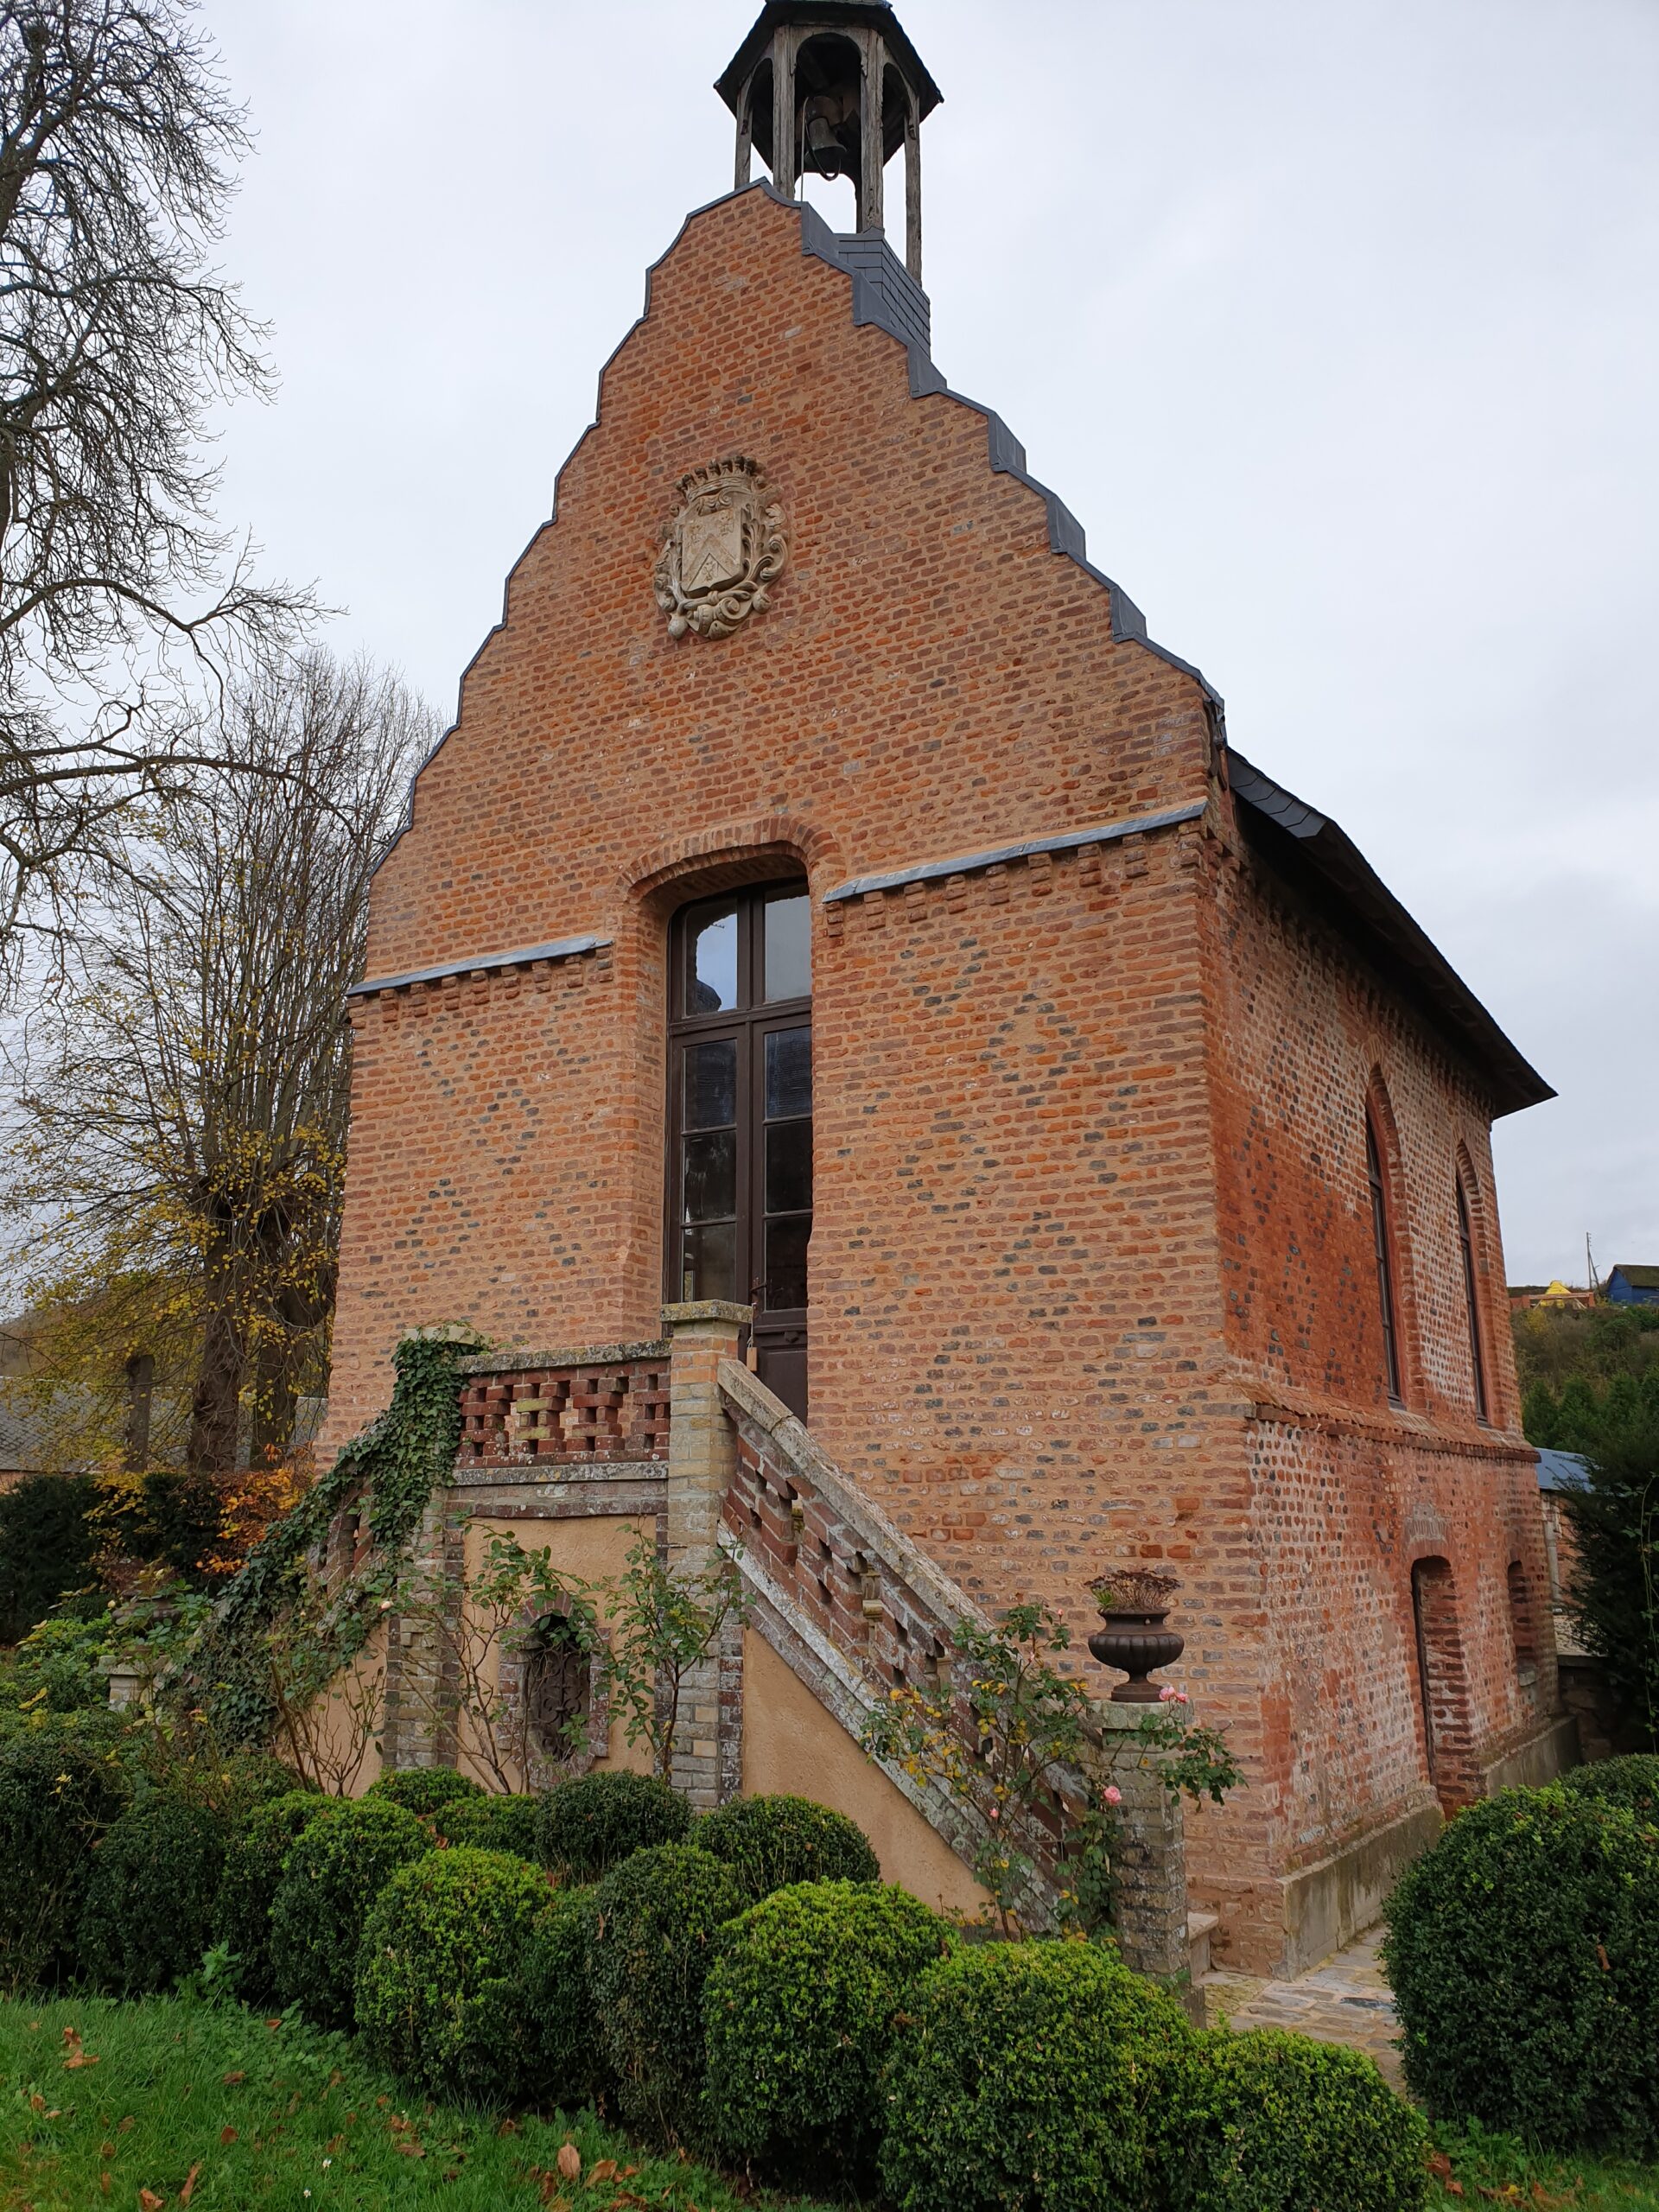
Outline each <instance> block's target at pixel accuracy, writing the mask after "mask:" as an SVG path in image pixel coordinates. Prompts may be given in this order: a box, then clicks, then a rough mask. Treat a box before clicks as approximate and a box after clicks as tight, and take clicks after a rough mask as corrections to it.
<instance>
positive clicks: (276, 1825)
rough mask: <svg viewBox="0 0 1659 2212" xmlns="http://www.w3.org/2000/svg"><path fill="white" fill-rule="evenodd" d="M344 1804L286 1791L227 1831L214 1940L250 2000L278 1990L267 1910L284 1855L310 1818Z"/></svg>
mask: <svg viewBox="0 0 1659 2212" xmlns="http://www.w3.org/2000/svg"><path fill="white" fill-rule="evenodd" d="M342 1802H343V1801H342V1800H341V1799H340V1798H338V1797H322V1796H319V1795H318V1794H317V1792H316V1791H315V1790H314V1789H290V1790H289V1792H288V1793H287V1795H286V1796H282V1797H276V1798H272V1799H271V1800H270V1802H268V1803H266V1804H264V1805H260V1806H258V1807H257V1808H256V1809H255V1810H254V1811H253V1812H252V1813H251V1814H249V1815H248V1816H247V1818H246V1819H245V1820H244V1821H241V1822H240V1823H239V1824H238V1826H237V1827H234V1828H232V1832H231V1838H230V1841H229V1843H228V1844H227V1846H226V1852H225V1874H224V1878H223V1880H222V1881H221V1882H220V1884H219V1901H218V1904H216V1905H215V1907H214V1910H213V1938H214V1941H215V1942H219V1943H223V1944H224V1945H225V1946H226V1948H227V1949H228V1950H229V1951H230V1953H231V1955H232V1957H233V1958H234V1959H235V1961H236V1962H237V1975H236V1986H237V1991H238V1994H239V1995H240V1996H242V1997H243V1998H245V1999H247V2000H248V2001H249V2002H253V2001H255V2000H256V1999H257V2000H262V2001H263V2000H264V1999H266V1998H269V1997H273V1996H275V1994H276V1992H277V1982H276V1970H275V1968H274V1967H272V1965H271V1961H270V1911H271V1906H272V1904H274V1903H275V1901H276V1897H277V1884H278V1883H279V1882H280V1881H281V1879H282V1877H283V1866H284V1865H285V1864H286V1863H287V1859H288V1854H289V1852H290V1851H291V1850H292V1849H293V1847H294V1846H295V1844H296V1842H297V1841H298V1840H299V1838H300V1837H301V1836H302V1835H303V1834H305V1831H306V1830H307V1828H308V1827H310V1825H311V1823H312V1821H315V1820H320V1819H321V1818H322V1817H323V1815H326V1814H328V1813H333V1812H337V1811H338V1810H339V1809H340V1805H341V1803H342Z"/></svg>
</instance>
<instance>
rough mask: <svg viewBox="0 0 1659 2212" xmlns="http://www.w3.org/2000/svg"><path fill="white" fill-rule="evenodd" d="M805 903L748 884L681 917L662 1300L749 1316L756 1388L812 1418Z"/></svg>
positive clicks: (801, 892)
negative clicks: (740, 1310)
mask: <svg viewBox="0 0 1659 2212" xmlns="http://www.w3.org/2000/svg"><path fill="white" fill-rule="evenodd" d="M810 924H811V903H810V899H809V898H808V895H807V890H806V887H805V885H804V884H800V883H791V884H757V885H756V886H754V887H753V888H752V889H747V890H743V891H736V892H733V893H729V894H728V896H727V897H725V898H722V899H703V900H702V901H700V902H699V903H698V904H697V905H696V906H688V907H686V908H685V909H684V910H683V912H681V913H679V914H677V916H676V917H675V920H674V927H673V931H672V933H671V977H672V982H671V1004H670V1009H669V1012H670V1049H669V1098H668V1143H669V1153H668V1237H667V1249H668V1270H667V1274H668V1294H669V1296H670V1298H671V1299H672V1300H695V1299H704V1298H728V1299H732V1300H735V1301H736V1302H737V1303H738V1304H740V1305H753V1307H754V1326H753V1338H752V1341H753V1349H754V1351H755V1354H756V1365H757V1369H758V1371H759V1373H760V1379H761V1381H762V1382H763V1383H766V1386H767V1388H768V1389H772V1390H774V1391H775V1392H776V1393H777V1395H779V1397H780V1398H781V1399H782V1400H783V1401H784V1402H785V1405H787V1406H788V1407H790V1408H791V1410H792V1411H793V1412H795V1413H797V1414H799V1415H800V1417H801V1419H802V1420H803V1421H804V1420H805V1418H806V1409H807V1397H806V1373H807V1357H806V1355H807V1344H806V1311H807V1253H808V1248H809V1246H810V1242H811V1236H812V969H811V950H810V938H811V928H810Z"/></svg>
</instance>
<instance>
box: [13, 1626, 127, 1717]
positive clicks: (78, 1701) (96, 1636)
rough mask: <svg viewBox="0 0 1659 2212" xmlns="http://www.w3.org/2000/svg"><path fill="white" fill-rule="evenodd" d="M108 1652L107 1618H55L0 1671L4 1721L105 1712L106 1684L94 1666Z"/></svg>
mask: <svg viewBox="0 0 1659 2212" xmlns="http://www.w3.org/2000/svg"><path fill="white" fill-rule="evenodd" d="M109 1648H110V1627H109V1620H108V1618H107V1616H105V1615H102V1614H100V1616H99V1618H98V1619H97V1620H92V1621H83V1620H69V1619H65V1618H63V1617H62V1616H61V1615H60V1614H53V1615H52V1616H51V1617H50V1618H48V1619H46V1620H43V1621H39V1622H37V1623H36V1624H35V1626H34V1627H33V1628H32V1629H30V1630H29V1634H28V1635H27V1636H26V1637H24V1638H23V1640H22V1643H20V1644H19V1645H18V1646H17V1649H16V1650H15V1651H14V1652H13V1653H12V1654H11V1656H10V1662H9V1663H8V1664H7V1665H6V1667H5V1668H4V1669H0V1707H4V1708H5V1709H6V1712H7V1714H8V1717H9V1718H10V1716H11V1715H13V1714H17V1713H21V1712H22V1708H23V1707H28V1710H29V1713H30V1714H35V1713H76V1712H80V1711H83V1710H88V1709H98V1710H100V1711H102V1712H105V1713H107V1712H108V1711H109V1709H110V1678H109V1676H108V1675H106V1674H105V1672H104V1669H103V1668H102V1667H101V1666H100V1665H99V1661H100V1660H101V1659H102V1658H103V1657H104V1656H105V1652H106V1651H107V1650H108V1649H109Z"/></svg>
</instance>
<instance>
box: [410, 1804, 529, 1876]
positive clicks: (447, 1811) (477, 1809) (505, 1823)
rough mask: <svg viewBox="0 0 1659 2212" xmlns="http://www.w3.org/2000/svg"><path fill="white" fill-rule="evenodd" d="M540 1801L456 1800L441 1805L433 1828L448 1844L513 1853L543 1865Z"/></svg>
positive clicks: (431, 1822)
mask: <svg viewBox="0 0 1659 2212" xmlns="http://www.w3.org/2000/svg"><path fill="white" fill-rule="evenodd" d="M541 1815H542V1801H541V1799H540V1798H539V1797H455V1798H452V1799H451V1801H450V1802H449V1803H448V1804H447V1805H440V1806H439V1807H438V1808H437V1810H436V1812H435V1813H434V1814H433V1815H432V1816H431V1821H430V1826H431V1827H432V1829H433V1831H434V1833H435V1834H437V1835H438V1836H440V1837H441V1838H442V1840H443V1841H444V1842H445V1843H448V1844H454V1845H465V1846H467V1847H470V1848H472V1849H473V1850H475V1851H511V1852H512V1853H513V1854H514V1856H515V1857H517V1858H519V1859H531V1860H533V1861H534V1862H535V1863H536V1864H537V1865H539V1864H540V1863H541V1845H540V1843H539V1841H538V1840H537V1831H538V1827H539V1823H540V1821H541Z"/></svg>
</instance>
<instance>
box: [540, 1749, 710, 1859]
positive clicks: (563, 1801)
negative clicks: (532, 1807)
mask: <svg viewBox="0 0 1659 2212" xmlns="http://www.w3.org/2000/svg"><path fill="white" fill-rule="evenodd" d="M690 1827H691V1812H690V1807H689V1806H688V1805H687V1803H686V1802H685V1800H684V1798H683V1797H677V1796H675V1794H674V1792H673V1791H672V1790H671V1789H670V1788H669V1786H668V1784H667V1783H665V1782H658V1781H657V1780H655V1779H654V1777H652V1776H650V1775H645V1774H584V1775H582V1776H581V1777H578V1778H577V1779H576V1780H575V1781H574V1782H563V1783H560V1784H559V1786H558V1788H557V1789H554V1790H551V1791H550V1792H549V1794H548V1796H545V1797H544V1798H543V1800H542V1817H541V1824H540V1827H539V1831H538V1834H539V1840H540V1853H539V1856H540V1858H541V1860H542V1863H543V1866H553V1867H557V1868H559V1869H560V1870H561V1871H562V1872H563V1873H564V1874H565V1875H566V1876H567V1877H568V1878H569V1880H571V1881H572V1882H596V1881H598V1880H599V1879H600V1878H601V1877H602V1876H603V1875H606V1874H608V1873H609V1872H610V1871H611V1869H612V1867H613V1866H620V1864H621V1862H622V1861H623V1859H626V1858H627V1857H628V1855H629V1854H630V1853H632V1852H635V1851H644V1850H646V1849H648V1848H649V1847H651V1846H652V1844H657V1843H679V1842H682V1841H683V1840H684V1838H685V1837H686V1835H687V1834H688V1833H689V1832H690Z"/></svg>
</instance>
